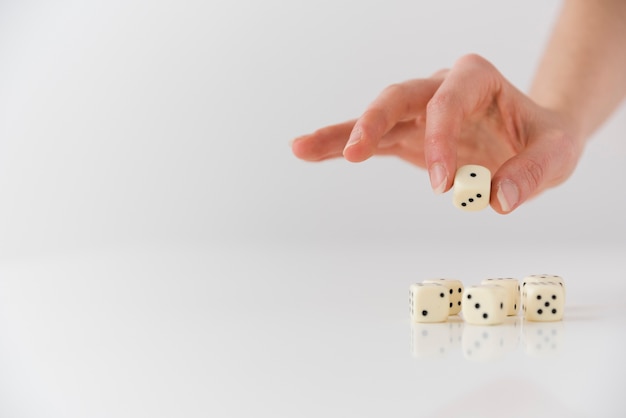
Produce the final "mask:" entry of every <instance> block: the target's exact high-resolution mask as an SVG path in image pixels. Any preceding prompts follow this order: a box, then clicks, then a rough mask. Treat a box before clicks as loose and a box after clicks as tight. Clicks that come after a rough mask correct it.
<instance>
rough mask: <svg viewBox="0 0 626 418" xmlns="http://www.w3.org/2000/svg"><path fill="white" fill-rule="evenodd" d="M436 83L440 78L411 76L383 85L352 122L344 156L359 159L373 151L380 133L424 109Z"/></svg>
mask: <svg viewBox="0 0 626 418" xmlns="http://www.w3.org/2000/svg"><path fill="white" fill-rule="evenodd" d="M440 84H441V79H440V78H427V79H415V80H409V81H405V82H403V83H398V84H392V85H391V86H389V87H387V88H386V89H384V90H383V92H382V93H381V94H380V95H379V96H378V97H377V98H376V99H375V100H374V101H373V102H372V103H371V104H370V105H369V106H368V107H367V109H366V110H365V112H364V113H363V114H362V115H361V117H359V119H357V121H356V123H355V124H354V128H353V129H352V132H351V133H350V138H349V139H348V142H347V143H346V146H345V148H344V150H343V155H344V157H345V158H346V159H347V160H348V161H352V162H360V161H364V160H366V159H368V158H369V157H371V156H372V155H374V151H375V150H376V148H377V146H378V143H379V142H380V140H381V138H382V137H383V135H385V134H386V133H387V132H389V131H390V130H391V129H392V128H393V127H394V126H395V125H396V124H397V123H399V122H402V121H406V120H409V119H414V118H416V117H417V116H419V115H420V114H422V113H424V112H425V110H426V104H427V103H428V101H429V100H430V98H431V97H432V96H433V94H434V93H435V91H437V88H438V87H439V85H440Z"/></svg>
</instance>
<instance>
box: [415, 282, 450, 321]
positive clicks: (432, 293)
mask: <svg viewBox="0 0 626 418" xmlns="http://www.w3.org/2000/svg"><path fill="white" fill-rule="evenodd" d="M409 312H410V314H411V319H412V320H413V322H444V321H445V320H446V319H448V313H449V312H450V295H449V293H448V288H447V287H445V286H443V285H440V284H436V283H416V284H412V285H411V286H410V288H409Z"/></svg>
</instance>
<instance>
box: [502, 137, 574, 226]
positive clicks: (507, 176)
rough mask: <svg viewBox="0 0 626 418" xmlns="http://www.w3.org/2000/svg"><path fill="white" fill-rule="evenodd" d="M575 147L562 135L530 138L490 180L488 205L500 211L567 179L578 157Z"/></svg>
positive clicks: (515, 206)
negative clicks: (489, 200) (521, 149)
mask: <svg viewBox="0 0 626 418" xmlns="http://www.w3.org/2000/svg"><path fill="white" fill-rule="evenodd" d="M577 155H578V154H577V153H576V147H575V146H574V145H573V143H572V141H570V140H569V139H568V138H567V137H566V136H565V135H563V134H561V133H559V134H556V135H555V134H553V135H550V136H549V137H547V136H543V137H542V138H537V139H536V140H534V141H529V144H528V146H527V148H526V149H524V150H523V151H522V152H520V153H519V154H517V155H516V156H514V157H512V158H511V159H509V160H508V161H506V162H505V163H504V164H503V165H502V166H501V167H500V169H498V171H497V172H496V173H495V174H494V176H493V179H492V183H491V196H492V199H491V206H492V207H493V209H494V210H495V211H496V212H498V213H501V214H506V213H509V212H512V211H513V210H515V209H516V208H517V207H519V206H520V205H521V204H522V203H524V202H525V201H526V200H528V199H530V198H532V197H533V196H536V195H538V194H539V193H541V192H543V191H544V190H545V189H548V188H550V187H553V186H556V185H557V184H560V183H562V182H563V181H565V179H567V178H568V177H569V176H570V175H571V173H572V172H573V170H574V167H575V165H576V162H577V161H578V157H577Z"/></svg>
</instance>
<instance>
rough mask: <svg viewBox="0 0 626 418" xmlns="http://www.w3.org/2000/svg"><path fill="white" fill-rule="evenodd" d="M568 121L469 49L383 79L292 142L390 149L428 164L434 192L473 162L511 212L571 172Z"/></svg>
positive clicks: (357, 150)
mask: <svg viewBox="0 0 626 418" xmlns="http://www.w3.org/2000/svg"><path fill="white" fill-rule="evenodd" d="M569 126H574V124H573V123H568V121H566V120H565V118H564V117H563V116H561V115H560V114H559V113H558V112H557V111H554V110H550V109H547V108H543V107H541V106H539V105H538V104H536V103H535V102H533V101H532V100H531V99H530V98H529V97H528V96H526V95H524V94H523V93H522V92H520V91H519V90H517V89H516V88H515V87H514V86H513V85H512V84H511V83H509V82H508V81H507V80H506V79H505V78H504V77H503V76H502V75H501V74H500V72H499V71H498V70H497V69H496V68H495V67H494V66H493V65H492V64H491V63H489V62H488V61H486V60H485V59H484V58H482V57H479V56H477V55H467V56H464V57H462V58H461V59H459V60H458V61H457V62H456V63H455V64H454V66H453V67H452V68H451V69H449V70H441V71H439V72H437V73H435V74H434V75H433V76H431V77H430V78H426V79H415V80H410V81H406V82H404V83H400V84H394V85H391V86H389V87H387V88H386V89H385V90H384V91H383V92H382V93H381V94H380V95H379V96H378V98H376V100H374V102H372V103H371V104H370V105H369V107H368V108H367V109H366V111H365V112H364V113H363V115H362V116H361V117H360V118H358V119H355V120H351V121H348V122H344V123H340V124H337V125H332V126H328V127H324V128H321V129H319V130H317V131H315V132H314V133H312V134H310V135H305V136H302V137H299V138H296V139H295V140H294V141H293V144H292V150H293V153H294V154H295V155H296V156H297V157H299V158H301V159H303V160H307V161H322V160H327V159H331V158H337V157H341V156H343V157H345V159H347V160H348V161H352V162H360V161H364V160H366V159H368V158H370V157H371V156H373V155H394V156H397V157H400V158H401V159H403V160H405V161H408V162H410V163H412V164H415V165H417V166H419V167H423V168H427V169H428V172H429V175H430V182H431V186H432V188H433V190H434V191H435V193H443V192H445V191H448V190H449V189H450V188H451V187H452V183H453V181H454V175H455V172H456V169H457V167H459V166H461V165H465V164H479V165H482V166H485V167H487V168H489V169H490V170H491V173H492V185H491V188H492V190H491V201H490V204H491V206H492V207H493V209H494V210H495V211H497V212H498V213H509V212H511V211H512V210H514V209H515V208H517V207H518V206H519V205H520V204H521V203H523V202H524V201H526V200H528V199H530V198H531V197H534V196H536V195H537V194H539V193H541V192H543V191H544V190H546V189H548V188H550V187H554V186H556V185H558V184H560V183H562V182H563V181H565V180H566V179H567V178H568V177H569V176H570V175H571V173H572V172H573V170H574V168H575V166H576V164H577V162H578V160H579V159H580V156H581V154H582V150H583V141H582V139H581V138H577V137H576V136H575V135H574V134H573V132H571V131H572V129H568V127H569Z"/></svg>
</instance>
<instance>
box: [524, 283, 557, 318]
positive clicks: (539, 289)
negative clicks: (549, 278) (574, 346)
mask: <svg viewBox="0 0 626 418" xmlns="http://www.w3.org/2000/svg"><path fill="white" fill-rule="evenodd" d="M522 300H523V305H524V307H523V311H524V319H526V320H528V321H541V322H548V321H560V320H561V319H563V309H564V308H565V292H564V290H563V287H562V286H561V285H559V284H558V283H551V282H527V283H526V286H524V289H523V291H522Z"/></svg>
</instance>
